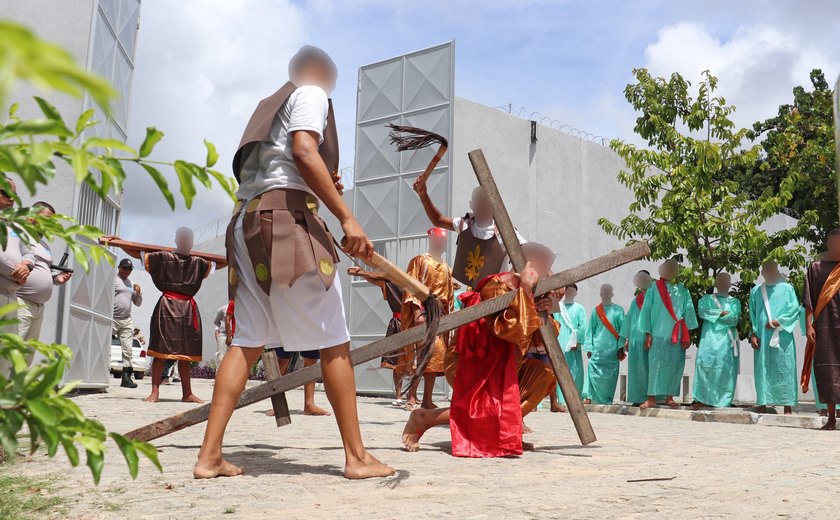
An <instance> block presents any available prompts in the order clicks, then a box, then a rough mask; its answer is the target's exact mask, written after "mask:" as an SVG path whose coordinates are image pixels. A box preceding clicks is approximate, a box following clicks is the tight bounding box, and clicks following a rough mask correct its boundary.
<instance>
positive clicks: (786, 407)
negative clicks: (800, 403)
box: [785, 406, 793, 415]
mask: <svg viewBox="0 0 840 520" xmlns="http://www.w3.org/2000/svg"><path fill="white" fill-rule="evenodd" d="M792 414H793V408H791V407H790V406H785V415H792Z"/></svg>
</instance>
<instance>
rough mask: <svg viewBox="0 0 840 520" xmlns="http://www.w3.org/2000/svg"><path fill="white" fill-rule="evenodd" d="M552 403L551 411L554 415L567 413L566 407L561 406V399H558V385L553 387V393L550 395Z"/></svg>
mask: <svg viewBox="0 0 840 520" xmlns="http://www.w3.org/2000/svg"><path fill="white" fill-rule="evenodd" d="M548 397H549V400H550V401H551V411H552V412H554V413H566V411H567V410H566V407H565V406H564V405H562V404H560V399H559V398H558V397H557V385H556V384H555V385H554V386H553V387H551V393H550V394H548Z"/></svg>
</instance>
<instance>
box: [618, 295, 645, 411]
mask: <svg viewBox="0 0 840 520" xmlns="http://www.w3.org/2000/svg"><path fill="white" fill-rule="evenodd" d="M641 310H642V309H641V307H639V305H638V304H637V303H636V298H633V299H632V300H631V301H630V307H628V308H627V313H626V314H625V315H624V322H623V323H622V324H621V331H620V332H621V344H622V345H623V344H624V342H625V341H626V342H627V348H628V352H627V401H629V402H631V403H641V402H643V401H645V400H646V399H647V388H648V352H647V350H645V333H644V332H642V331H640V330H639V313H640V312H641Z"/></svg>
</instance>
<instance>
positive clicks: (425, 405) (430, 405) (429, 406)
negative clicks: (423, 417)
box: [420, 403, 437, 410]
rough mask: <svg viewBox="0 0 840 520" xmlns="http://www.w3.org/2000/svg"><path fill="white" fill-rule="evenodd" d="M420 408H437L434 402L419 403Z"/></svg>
mask: <svg viewBox="0 0 840 520" xmlns="http://www.w3.org/2000/svg"><path fill="white" fill-rule="evenodd" d="M420 408H422V409H424V410H434V409H435V408H437V405H436V404H435V403H423V404H421V405H420Z"/></svg>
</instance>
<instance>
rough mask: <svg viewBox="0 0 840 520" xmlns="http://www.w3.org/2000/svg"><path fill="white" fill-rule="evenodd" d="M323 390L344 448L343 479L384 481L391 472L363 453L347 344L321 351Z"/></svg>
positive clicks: (388, 468) (363, 448)
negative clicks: (382, 478)
mask: <svg viewBox="0 0 840 520" xmlns="http://www.w3.org/2000/svg"><path fill="white" fill-rule="evenodd" d="M321 372H322V373H323V376H324V390H326V392H327V399H329V401H330V404H331V405H332V408H333V412H335V420H336V422H337V423H338V430H339V432H340V433H341V442H342V444H343V445H344V457H345V463H344V476H345V477H347V478H351V479H362V478H372V477H387V476H390V475H393V474H394V469H393V468H390V467H388V466H386V465H385V464H382V463H381V462H379V461H378V460H376V459H375V458H374V457H373V456H372V455H371V454H370V453H368V452H367V451H366V450H365V446H364V443H362V432H361V431H360V430H359V415H358V410H357V409H356V379H355V375H354V373H353V364H352V363H351V362H350V343H349V342H348V343H344V344H343V345H339V346H336V347H332V348H326V349H323V350H321Z"/></svg>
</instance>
